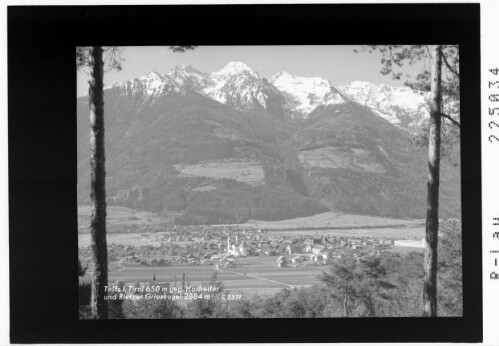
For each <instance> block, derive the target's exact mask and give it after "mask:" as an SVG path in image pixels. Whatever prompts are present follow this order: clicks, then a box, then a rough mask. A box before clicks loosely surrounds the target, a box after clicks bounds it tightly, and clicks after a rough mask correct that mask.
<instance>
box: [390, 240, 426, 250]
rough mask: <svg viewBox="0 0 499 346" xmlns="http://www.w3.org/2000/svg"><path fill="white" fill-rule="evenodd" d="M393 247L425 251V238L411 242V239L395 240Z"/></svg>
mask: <svg viewBox="0 0 499 346" xmlns="http://www.w3.org/2000/svg"><path fill="white" fill-rule="evenodd" d="M393 246H402V247H415V248H420V249H424V248H425V241H424V238H423V239H421V240H410V239H404V240H395V241H394V243H393Z"/></svg>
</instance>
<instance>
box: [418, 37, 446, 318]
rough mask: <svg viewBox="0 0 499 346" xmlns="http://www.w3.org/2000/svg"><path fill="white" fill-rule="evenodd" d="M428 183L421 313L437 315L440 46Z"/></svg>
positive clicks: (433, 72)
mask: <svg viewBox="0 0 499 346" xmlns="http://www.w3.org/2000/svg"><path fill="white" fill-rule="evenodd" d="M431 55H432V66H431V78H432V79H431V92H430V124H429V138H428V167H429V173H428V183H427V188H428V192H427V207H426V239H425V245H426V248H425V261H424V266H425V275H424V289H423V303H424V316H431V317H436V316H437V246H438V192H439V191H438V190H439V185H440V125H441V118H440V110H441V106H442V46H440V45H435V46H432V50H431Z"/></svg>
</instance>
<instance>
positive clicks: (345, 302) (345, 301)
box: [343, 284, 348, 317]
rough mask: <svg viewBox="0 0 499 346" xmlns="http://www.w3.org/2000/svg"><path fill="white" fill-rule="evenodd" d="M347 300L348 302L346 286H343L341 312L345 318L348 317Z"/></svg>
mask: <svg viewBox="0 0 499 346" xmlns="http://www.w3.org/2000/svg"><path fill="white" fill-rule="evenodd" d="M347 300H348V295H347V285H346V284H345V297H344V298H343V310H344V313H345V317H348V310H347Z"/></svg>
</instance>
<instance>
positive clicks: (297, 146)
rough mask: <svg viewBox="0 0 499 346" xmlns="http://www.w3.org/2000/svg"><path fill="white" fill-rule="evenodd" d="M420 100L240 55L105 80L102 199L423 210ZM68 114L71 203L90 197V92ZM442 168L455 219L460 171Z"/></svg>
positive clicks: (218, 216) (270, 214)
mask: <svg viewBox="0 0 499 346" xmlns="http://www.w3.org/2000/svg"><path fill="white" fill-rule="evenodd" d="M424 98H425V95H423V94H421V93H417V92H414V91H413V90H411V89H409V88H404V87H393V86H388V85H375V84H372V83H368V82H351V83H348V84H345V85H336V84H333V83H332V82H330V81H328V80H326V79H324V78H320V77H314V78H307V77H298V76H295V75H292V74H290V73H288V72H279V73H277V74H275V75H273V76H272V77H270V78H268V79H267V78H265V77H263V76H262V75H261V74H260V73H258V72H257V71H255V70H253V69H252V68H250V67H249V66H247V65H246V64H244V63H242V62H229V63H228V64H227V65H226V66H224V67H223V68H222V69H220V70H219V71H216V72H213V73H204V72H201V71H199V70H197V69H195V68H194V67H192V66H190V65H186V64H184V65H179V66H176V67H175V68H174V69H172V70H171V71H169V72H167V73H165V74H161V73H158V72H150V73H149V74H148V75H146V76H142V77H139V78H135V79H133V80H130V81H127V82H123V83H118V84H115V85H112V86H109V87H106V88H105V94H104V99H105V124H106V125H105V126H106V156H107V161H106V166H107V167H106V168H107V194H108V203H109V204H120V205H125V206H128V207H132V208H137V209H145V210H152V211H157V212H165V213H170V212H175V213H177V214H178V217H177V219H176V221H177V222H180V223H232V222H245V221H247V220H248V219H261V220H278V219H286V218H293V217H300V216H307V215H312V214H315V213H320V212H324V211H327V210H333V211H339V212H348V213H357V214H366V215H378V216H386V217H399V218H423V217H424V213H425V197H426V192H425V179H426V174H427V168H426V167H427V164H426V149H425V148H424V147H421V146H417V145H415V144H413V143H412V142H411V141H410V140H409V138H410V137H411V132H412V131H415V130H417V129H418V128H420V127H421V126H424V123H425V120H426V119H427V118H428V108H427V105H426V103H425V100H424ZM77 117H78V128H77V131H78V134H77V139H78V202H79V203H80V204H87V203H89V196H90V194H89V177H90V173H89V170H90V165H89V144H88V129H89V124H88V98H87V97H80V98H78V102H77ZM454 153H455V155H459V153H458V150H456V151H454ZM457 157H458V156H457ZM441 172H442V173H441V175H442V178H441V186H442V188H441V214H442V215H443V216H458V215H459V210H460V180H459V168H458V167H456V166H455V165H453V164H451V162H450V161H449V160H443V162H442V168H441Z"/></svg>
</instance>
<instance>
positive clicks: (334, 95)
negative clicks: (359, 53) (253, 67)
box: [269, 71, 346, 118]
mask: <svg viewBox="0 0 499 346" xmlns="http://www.w3.org/2000/svg"><path fill="white" fill-rule="evenodd" d="M269 81H270V83H272V84H273V85H274V86H275V87H276V88H277V89H278V90H279V91H281V92H282V93H283V94H284V96H285V98H286V101H287V108H288V110H290V111H292V112H296V113H298V114H300V115H301V117H303V118H306V117H307V116H308V115H309V114H310V113H311V112H312V111H313V110H314V109H316V108H317V107H318V106H327V105H334V104H340V103H345V102H346V99H345V98H344V97H343V96H342V95H341V94H340V93H338V91H337V90H336V88H335V87H334V85H333V84H332V83H330V82H329V81H328V80H326V79H323V78H320V77H298V76H294V75H292V74H290V73H289V72H286V71H283V72H279V73H277V74H275V75H273V76H272V77H270V79H269Z"/></svg>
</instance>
